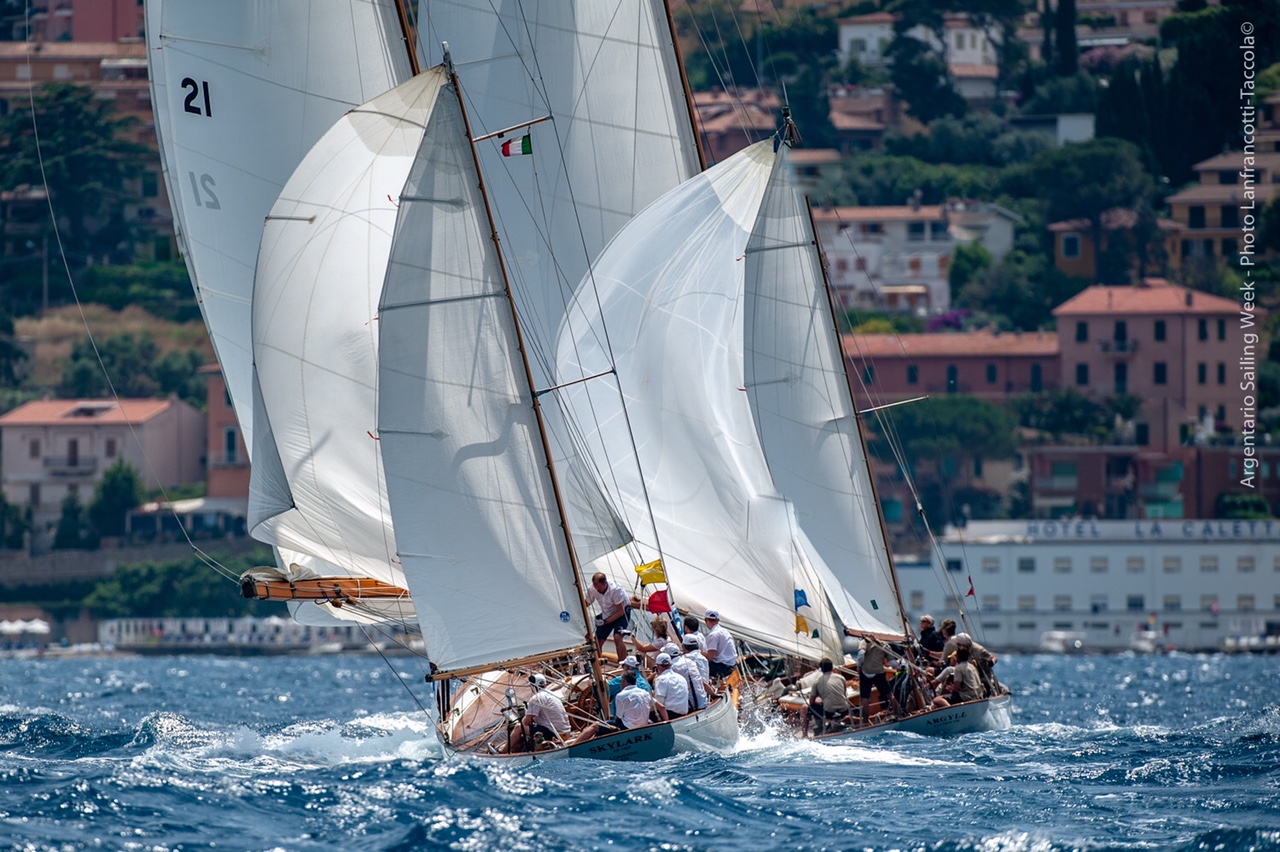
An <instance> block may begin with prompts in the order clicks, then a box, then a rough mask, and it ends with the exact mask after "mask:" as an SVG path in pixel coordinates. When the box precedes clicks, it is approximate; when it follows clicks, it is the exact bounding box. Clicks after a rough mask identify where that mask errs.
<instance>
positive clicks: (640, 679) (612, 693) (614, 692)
mask: <svg viewBox="0 0 1280 852" xmlns="http://www.w3.org/2000/svg"><path fill="white" fill-rule="evenodd" d="M628 670H630V671H633V672H635V673H636V686H638V687H640V688H641V689H643V690H644V691H645V692H653V687H652V686H650V685H649V681H647V680H645V679H644V675H643V674H641V673H640V661H639V660H638V659H636V658H635V657H634V656H630V657H627V658H626V659H625V660H623V661H622V672H621V673H620V674H619V675H618V676H617V677H615V678H614V679H613V680H611V681H609V701H610V703H611V704H612V705H613V715H615V716H617V715H618V704H617V702H616V701H614V700H613V699H615V698H617V697H618V693H619V692H621V691H622V676H623V675H625V674H626V673H627V671H628Z"/></svg>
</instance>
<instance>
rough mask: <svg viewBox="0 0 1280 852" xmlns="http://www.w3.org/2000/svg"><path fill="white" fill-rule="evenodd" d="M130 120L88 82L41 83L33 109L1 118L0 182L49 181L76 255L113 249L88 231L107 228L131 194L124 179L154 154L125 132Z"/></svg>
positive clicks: (10, 184)
mask: <svg viewBox="0 0 1280 852" xmlns="http://www.w3.org/2000/svg"><path fill="white" fill-rule="evenodd" d="M33 113H34V122H33V120H32V116H33ZM134 124H136V120H135V119H132V118H122V117H119V116H117V115H116V114H115V108H114V106H113V104H112V102H111V101H109V100H103V99H101V98H99V97H97V96H96V95H95V94H94V91H93V89H92V88H90V87H89V86H78V85H74V84H71V83H49V84H46V85H45V86H43V87H41V88H40V89H39V90H38V91H37V92H36V94H35V97H34V99H33V101H32V109H31V110H30V111H29V110H26V109H16V110H13V111H12V112H10V113H9V114H8V115H5V116H3V117H0V185H3V186H5V187H13V186H18V185H20V184H30V185H32V186H42V185H46V186H48V189H49V196H50V201H51V203H52V204H53V207H54V209H55V210H56V211H57V213H58V216H59V218H60V219H62V218H65V221H66V228H67V231H66V238H65V240H64V243H65V245H66V247H67V248H68V249H70V250H71V251H72V252H73V253H83V252H87V251H90V250H95V249H96V250H100V251H101V250H110V249H113V248H114V247H115V246H114V245H110V246H98V245H94V244H93V240H92V237H93V236H94V234H95V233H96V232H97V231H107V230H108V228H109V224H110V219H111V216H110V212H111V211H112V209H113V208H115V207H118V205H119V203H120V202H122V201H123V200H125V199H126V198H127V197H128V196H129V193H128V192H127V190H126V181H127V180H128V179H129V178H131V177H134V176H136V175H138V174H139V173H140V172H141V170H142V164H143V163H144V162H145V161H146V160H147V159H149V158H150V157H152V156H154V155H153V154H152V153H151V152H150V151H148V150H147V148H146V147H145V146H143V145H140V144H138V143H136V142H134V141H132V140H131V139H129V138H128V132H129V130H130V128H131V127H132V126H133V125H134ZM37 128H38V132H39V135H38V137H37Z"/></svg>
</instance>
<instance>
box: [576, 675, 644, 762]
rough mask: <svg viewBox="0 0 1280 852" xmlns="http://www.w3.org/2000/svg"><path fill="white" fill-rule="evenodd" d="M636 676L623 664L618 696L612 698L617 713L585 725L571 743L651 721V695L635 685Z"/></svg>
mask: <svg viewBox="0 0 1280 852" xmlns="http://www.w3.org/2000/svg"><path fill="white" fill-rule="evenodd" d="M638 676H639V672H637V671H636V670H635V669H633V668H629V667H627V666H623V669H622V689H621V690H619V692H618V697H617V698H616V699H615V700H614V703H615V704H617V707H618V711H617V713H616V714H615V715H614V717H613V718H612V719H608V720H604V721H600V722H593V723H591V724H590V725H587V726H586V727H585V728H583V729H582V732H581V733H580V734H578V736H577V737H576V738H575V739H574V741H573V743H572V745H577V744H578V743H581V742H586V741H587V740H589V739H591V738H592V737H596V736H599V735H601V734H607V733H612V732H614V731H629V730H631V729H632V728H642V727H644V726H645V725H647V724H649V723H650V722H651V721H653V719H652V715H653V712H654V710H655V707H654V701H653V696H652V695H650V694H649V693H648V692H645V691H644V690H643V689H641V688H640V687H639V686H637V684H636V679H637V677H638Z"/></svg>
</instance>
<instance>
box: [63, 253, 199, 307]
mask: <svg viewBox="0 0 1280 852" xmlns="http://www.w3.org/2000/svg"><path fill="white" fill-rule="evenodd" d="M79 287H80V296H81V298H82V299H83V300H84V301H86V302H97V303H98V304H101V305H106V306H107V307H109V308H112V309H113V310H117V311H122V310H124V309H125V308H127V307H129V306H130V305H136V306H138V307H141V308H145V309H146V311H147V312H148V313H150V314H154V315H155V316H158V317H161V318H163V319H167V320H171V321H173V322H189V321H192V320H198V319H200V306H199V305H198V304H197V303H196V300H195V299H193V298H192V297H191V278H190V276H189V275H188V274H187V266H186V264H185V263H183V262H182V261H165V262H151V263H139V264H132V265H123V266H102V265H99V266H91V267H89V268H88V269H86V270H85V271H84V274H83V275H82V276H81V277H80V282H79Z"/></svg>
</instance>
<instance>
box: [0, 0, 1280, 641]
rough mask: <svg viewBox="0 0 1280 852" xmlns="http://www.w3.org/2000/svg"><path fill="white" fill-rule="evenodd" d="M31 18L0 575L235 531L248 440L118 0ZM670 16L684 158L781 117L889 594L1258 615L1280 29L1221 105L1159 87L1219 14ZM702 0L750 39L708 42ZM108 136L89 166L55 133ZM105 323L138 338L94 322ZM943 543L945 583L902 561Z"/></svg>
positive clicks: (1022, 612)
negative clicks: (204, 328)
mask: <svg viewBox="0 0 1280 852" xmlns="http://www.w3.org/2000/svg"><path fill="white" fill-rule="evenodd" d="M29 5H30V6H31V7H32V8H33V10H34V11H33V13H31V14H22V13H21V10H20V9H19V10H18V11H17V12H15V11H14V6H13V4H6V5H4V6H3V12H4V14H2V15H0V150H3V157H2V158H0V161H3V162H4V163H5V165H3V166H0V181H2V182H0V495H2V499H0V586H4V587H7V588H9V589H18V588H21V589H22V590H23V591H24V593H29V592H31V590H32V589H33V588H36V587H40V586H46V587H52V586H57V585H60V584H62V585H65V584H67V583H74V582H79V581H85V580H93V581H97V580H102V579H106V578H109V577H110V576H111V575H112V573H113V571H114V570H115V567H116V566H117V565H120V564H123V563H124V562H127V561H131V560H133V559H134V558H135V557H136V558H137V561H146V560H147V559H153V558H157V557H154V556H149V555H148V554H155V553H161V552H163V553H165V554H166V556H165V557H164V558H179V557H180V555H181V554H183V553H187V552H189V551H190V549H191V544H190V542H198V543H200V546H201V547H204V546H206V543H209V542H218V543H219V546H225V547H228V548H230V549H231V550H232V551H233V552H237V553H244V552H246V551H248V550H249V549H251V548H252V547H253V542H252V541H251V539H250V536H249V529H248V526H249V491H250V466H249V456H250V453H249V449H250V448H249V447H248V446H246V442H245V439H244V435H243V433H242V431H241V428H240V425H239V423H238V421H237V417H236V412H235V409H234V408H233V401H232V397H231V395H230V393H229V392H228V389H227V383H226V382H225V381H224V377H223V375H222V370H221V369H220V367H219V365H218V363H217V361H216V359H215V358H214V355H213V350H212V347H211V346H210V344H209V341H208V339H207V337H205V336H203V335H198V337H197V339H193V338H192V335H191V333H190V328H191V327H192V326H195V327H199V306H198V304H197V300H196V298H195V296H194V295H193V292H192V289H191V285H190V281H189V279H188V277H187V272H186V267H185V266H184V263H183V257H182V242H181V237H182V235H181V234H179V233H178V232H177V229H176V228H175V222H174V219H173V216H172V213H171V211H170V203H169V197H168V190H167V188H166V182H173V181H187V180H190V181H191V182H193V184H194V183H196V182H198V181H200V180H202V179H204V178H207V177H208V176H207V175H206V176H204V178H202V177H201V176H198V175H196V174H195V173H194V172H193V173H191V174H190V175H175V174H167V175H166V174H164V173H163V169H162V167H161V161H160V158H159V156H158V154H157V151H158V140H157V131H156V119H155V117H154V115H153V112H152V104H151V90H150V87H149V82H148V63H147V48H146V43H145V41H144V39H143V9H142V5H141V4H140V3H138V2H135V0H32V2H31V3H30V4H29ZM992 5H994V6H995V7H999V11H998V12H992V11H991V7H992ZM672 6H673V18H674V20H675V22H676V31H677V33H678V35H679V40H680V44H681V48H682V50H683V52H684V55H685V62H686V65H687V75H688V82H689V86H690V88H691V92H692V98H691V103H692V106H693V109H694V110H695V111H696V123H697V127H698V131H699V134H700V137H701V138H700V142H701V146H702V149H703V154H704V156H705V159H706V162H707V164H708V165H711V164H714V163H716V162H720V161H722V160H724V159H725V158H727V157H729V156H731V155H732V154H734V153H736V152H738V151H740V150H742V149H743V148H745V147H746V146H748V145H749V144H751V143H753V142H757V141H760V140H762V139H767V138H769V137H770V136H772V135H773V134H774V133H775V131H776V130H777V128H778V126H779V121H780V116H781V115H782V113H783V110H784V109H786V110H789V111H791V112H792V113H793V114H794V116H795V118H796V122H797V125H798V127H799V130H800V133H801V135H802V137H803V138H804V140H805V143H804V144H803V145H801V146H800V147H798V148H797V149H796V150H795V151H794V152H793V154H792V156H791V157H790V160H789V164H790V168H791V169H793V171H794V174H795V176H796V178H797V180H798V181H800V182H801V183H802V184H803V185H804V186H805V188H806V190H807V191H808V194H809V198H810V204H811V205H812V211H811V215H812V221H813V226H814V230H815V232H816V234H817V236H818V241H819V243H820V245H821V249H822V253H823V256H824V262H825V266H826V271H827V275H828V278H829V282H830V286H831V289H832V293H833V295H834V298H835V300H836V302H837V304H838V306H839V308H840V310H841V311H842V312H843V314H844V318H845V319H846V320H847V324H846V327H845V328H844V329H843V330H842V331H843V333H842V344H843V354H844V357H845V359H846V361H847V365H848V367H847V368H848V374H849V379H850V382H851V384H852V385H853V388H854V397H855V400H856V402H857V405H858V408H859V410H860V411H864V412H867V421H866V422H867V424H868V428H869V431H870V435H869V444H870V447H871V450H872V452H873V454H874V455H875V462H874V469H875V480H876V481H875V487H876V493H877V495H878V498H879V501H880V506H881V509H882V511H883V519H884V525H885V528H886V530H887V533H888V535H889V537H890V539H891V541H892V544H893V547H894V549H895V551H896V552H898V553H900V554H901V556H900V560H899V566H900V567H902V568H904V570H903V572H902V574H903V581H904V586H903V596H904V598H905V599H906V600H905V603H906V605H907V607H908V608H909V609H910V610H912V611H913V612H924V611H934V612H939V611H943V610H946V609H948V608H952V607H955V606H958V605H962V604H965V603H966V601H965V600H964V599H965V598H968V597H970V596H972V598H971V600H972V604H971V605H973V606H975V607H976V608H977V609H978V611H979V612H980V620H981V621H982V623H983V624H984V628H985V629H986V630H987V631H988V633H989V635H990V636H991V637H992V640H991V641H992V644H993V645H994V646H999V647H1002V648H1034V647H1036V646H1037V643H1038V642H1039V640H1040V637H1041V636H1042V634H1044V633H1046V632H1048V631H1059V632H1069V633H1073V634H1075V633H1078V634H1081V635H1083V636H1084V637H1086V638H1085V641H1086V642H1087V644H1088V646H1089V647H1091V648H1099V649H1107V650H1122V649H1125V648H1130V647H1132V644H1131V643H1132V641H1133V637H1134V636H1135V635H1136V634H1140V633H1147V632H1149V633H1152V634H1154V635H1155V636H1156V639H1155V642H1156V644H1159V645H1171V646H1177V647H1188V648H1199V649H1212V648H1217V647H1220V646H1221V645H1222V643H1223V641H1224V639H1225V638H1227V637H1228V636H1231V637H1256V636H1267V635H1280V593H1277V592H1276V591H1275V588H1276V583H1275V578H1277V577H1280V520H1276V521H1275V524H1276V526H1275V527H1274V529H1273V527H1272V519H1275V518H1277V514H1278V513H1280V441H1275V440H1274V436H1276V435H1278V434H1280V346H1278V345H1277V344H1276V343H1273V339H1274V335H1273V334H1272V330H1273V329H1274V328H1275V309H1276V306H1277V304H1280V298H1278V297H1280V290H1278V289H1277V284H1280V200H1277V196H1278V195H1280V20H1277V18H1278V17H1280V16H1278V15H1274V14H1273V15H1272V17H1271V19H1269V20H1268V21H1267V22H1266V25H1267V26H1270V27H1272V28H1273V29H1272V30H1271V31H1270V33H1271V36H1273V38H1272V40H1271V41H1270V43H1269V44H1268V43H1267V42H1266V37H1265V36H1264V35H1261V34H1260V35H1259V36H1258V40H1257V42H1256V46H1255V44H1253V43H1251V44H1249V45H1245V46H1243V47H1244V48H1247V49H1248V50H1249V51H1251V52H1252V51H1255V50H1256V52H1257V55H1258V63H1257V67H1258V72H1257V74H1256V80H1255V79H1254V77H1253V76H1250V77H1249V79H1248V84H1249V85H1248V89H1249V97H1247V98H1245V99H1244V108H1245V109H1247V112H1246V113H1244V114H1243V119H1241V117H1240V116H1241V113H1240V110H1239V108H1236V109H1235V111H1234V112H1233V111H1232V109H1231V107H1232V106H1234V104H1231V105H1227V109H1226V112H1225V113H1224V112H1222V104H1220V103H1216V102H1214V101H1213V98H1208V100H1209V101H1210V102H1214V103H1215V106H1214V107H1213V108H1212V109H1209V108H1206V109H1208V110H1209V111H1207V112H1204V113H1202V114H1199V115H1191V116H1188V115H1186V114H1185V113H1188V112H1192V111H1193V110H1191V109H1190V108H1188V109H1184V110H1174V109H1172V108H1171V107H1170V106H1169V103H1170V101H1169V97H1168V95H1167V94H1166V93H1164V92H1163V89H1162V86H1167V87H1174V86H1180V85H1184V86H1190V85H1191V84H1190V83H1187V82H1186V81H1187V80H1190V79H1195V80H1197V81H1203V79H1204V78H1205V77H1206V76H1212V75H1206V67H1207V66H1205V65H1199V66H1198V65H1196V63H1198V62H1199V63H1208V62H1209V61H1210V60H1209V58H1207V57H1206V56H1205V55H1204V53H1205V52H1204V51H1201V50H1198V47H1200V46H1201V44H1202V43H1201V42H1198V41H1197V39H1200V38H1205V39H1207V38H1209V37H1210V36H1209V33H1210V30H1211V29H1212V28H1211V27H1210V26H1209V25H1208V23H1206V22H1209V23H1213V26H1221V27H1223V28H1224V30H1225V29H1227V28H1229V23H1224V22H1229V21H1233V20H1234V18H1232V17H1231V16H1232V15H1233V14H1235V11H1234V10H1236V8H1237V7H1235V6H1234V5H1233V4H1230V3H1222V4H1218V3H1204V2H1199V3H1197V2H1192V0H1075V2H1074V3H1067V2H1063V3H1060V4H1058V7H1057V13H1056V15H1050V14H1046V13H1043V12H1042V11H1041V10H1040V8H1039V7H1038V6H1036V5H1034V4H1029V3H1020V2H1017V0H1008V2H1005V3H997V4H985V5H982V6H981V7H979V4H976V3H975V4H966V3H963V2H956V3H949V4H946V11H941V6H939V5H937V4H929V3H925V2H900V3H884V4H879V3H876V2H862V3H846V4H837V3H811V2H810V3H795V2H783V0H772V2H771V0H748V2H712V0H684V2H680V3H673V4H672ZM970 7H972V8H970ZM1068 10H1069V11H1068ZM1068 16H1069V17H1068ZM721 17H722V18H723V19H724V20H725V21H733V22H735V26H737V27H745V28H746V30H747V32H749V33H751V34H752V35H753V38H749V39H745V40H744V44H743V45H742V46H740V47H737V48H733V47H731V46H728V45H726V44H720V43H717V42H716V41H715V38H714V37H713V36H712V35H711V34H712V33H716V32H721V31H722V30H720V29H718V28H717V27H716V26H713V25H714V24H715V23H716V21H718V20H719V19H720V18H721ZM1215 22H1216V23H1215ZM1235 37H1236V38H1239V35H1238V33H1237V34H1236V36H1235ZM1214 61H1219V62H1226V61H1227V60H1217V59H1215V60H1214ZM1232 61H1235V59H1234V58H1232ZM1225 67H1227V68H1228V69H1229V68H1231V67H1232V66H1230V65H1227V66H1225ZM1241 73H1242V72H1241V71H1240V68H1239V66H1238V62H1237V65H1236V66H1235V70H1234V71H1222V72H1221V74H1220V75H1219V76H1220V77H1221V78H1222V79H1221V80H1220V81H1219V82H1220V83H1224V84H1225V86H1226V89H1225V90H1226V91H1230V92H1232V93H1234V92H1235V90H1236V89H1239V88H1240V80H1241ZM1250 73H1252V72H1250ZM1195 85H1201V83H1200V82H1197V83H1196V84H1195ZM193 86H194V83H193ZM195 91H196V95H194V96H193V97H196V98H197V100H198V98H199V97H204V98H206V99H207V98H208V93H207V91H206V92H204V94H203V95H200V94H199V91H198V90H195ZM1206 91H1207V90H1206ZM1206 91H1199V90H1198V91H1197V94H1198V95H1200V96H1201V99H1200V100H1199V101H1194V103H1201V102H1204V101H1205V99H1206V97H1207V96H1206ZM1153 92H1154V94H1153ZM1184 94H1185V93H1184ZM189 100H190V99H189ZM1218 100H1219V101H1220V100H1221V98H1219V99H1218ZM1178 103H1180V104H1182V103H1187V104H1190V103H1193V99H1192V98H1191V97H1190V95H1185V97H1184V98H1183V99H1182V100H1180V101H1178ZM203 108H204V109H208V108H209V107H208V106H207V105H206V106H204V107H203ZM1213 109H1216V110H1218V111H1217V112H1214V111H1212V110H1213ZM33 114H34V115H35V116H36V120H37V127H38V130H39V133H38V138H33V136H32V134H31V133H30V132H29V131H30V129H31V126H32V115H33ZM1224 115H1225V116H1227V118H1226V119H1224V117H1223V116H1224ZM1187 121H1191V122H1194V123H1195V126H1194V128H1193V130H1185V129H1184V122H1187ZM60 122H61V124H60ZM1210 131H1212V132H1210ZM103 133H106V134H107V136H106V138H105V139H102V138H101V136H99V137H98V138H99V143H100V144H97V148H96V150H97V151H98V152H99V155H100V158H101V161H100V162H99V161H98V160H97V159H92V158H82V159H91V162H87V163H77V162H75V158H74V157H72V156H71V155H70V154H66V153H60V152H58V151H57V150H56V149H57V147H58V146H60V145H66V146H75V147H76V149H79V148H80V147H81V146H83V145H84V144H86V143H85V142H84V139H86V138H93V137H94V134H103ZM68 150H70V147H69V148H68ZM36 154H38V155H39V156H40V157H43V158H44V160H43V162H42V163H38V162H37V161H36V157H35V155H36ZM81 169H87V170H88V171H87V172H85V171H80V170H81ZM41 174H44V175H45V178H44V180H43V181H42V180H41V179H40V175H41ZM87 175H92V176H93V179H92V180H91V179H90V177H88V176H87ZM90 183H92V184H94V187H95V188H94V189H93V190H92V191H89V192H86V191H82V190H83V189H84V187H86V186H87V185H89V184H90ZM214 189H215V187H214V186H213V184H212V182H211V181H210V182H209V183H208V184H207V185H206V186H205V190H206V191H207V192H208V199H209V200H210V203H211V204H216V203H217V201H216V194H215V193H214ZM51 210H52V211H53V216H52V217H51V215H50V211H51ZM80 303H93V304H95V305H99V306H101V307H102V309H103V310H104V311H106V313H102V314H98V315H96V316H97V317H98V319H96V320H95V322H96V323H98V326H97V330H96V331H95V332H94V334H93V336H92V337H90V336H88V335H87V334H86V328H85V326H84V325H80V326H79V327H76V326H75V325H74V324H71V325H69V326H68V324H67V323H66V322H65V317H67V316H70V315H72V311H74V306H76V305H78V304H80ZM126 311H132V312H134V313H133V314H130V316H136V314H137V312H139V311H144V312H145V315H146V317H147V320H146V324H145V325H144V326H142V328H144V329H150V330H149V331H145V330H144V331H138V332H129V333H127V334H126V333H124V332H119V331H118V330H117V331H115V332H114V333H113V330H112V323H113V322H115V321H116V318H117V317H122V316H124V314H125V312H126ZM75 315H76V316H78V315H79V314H78V313H77V314H75ZM59 317H60V318H62V320H61V325H60V326H59V324H58V323H59V320H58V318H59ZM77 321H78V320H77ZM121 321H123V320H121ZM184 329H185V330H184ZM104 370H105V371H106V372H107V373H108V374H109V375H108V376H107V378H108V379H109V382H108V381H104V379H103V377H102V376H101V375H100V374H101V372H102V371H104ZM891 438H893V439H896V440H900V441H901V444H902V449H903V452H904V456H905V457H898V456H896V455H894V454H893V453H892V452H891V447H890V443H891V441H890V439H891ZM1242 524H1243V526H1242ZM1081 525H1083V526H1081ZM1072 530H1080V531H1081V532H1080V533H1079V534H1076V533H1072V532H1071V531H1072ZM1050 531H1052V532H1050ZM930 532H934V533H938V534H940V535H941V536H942V541H943V547H942V549H941V550H940V551H938V552H936V553H935V552H933V551H931V549H930V546H929V545H928V543H927V540H926V537H927V535H928V534H929V533H930ZM1068 538H1069V539H1070V540H1071V544H1070V546H1064V544H1065V540H1066V539H1068ZM1153 538H1156V539H1159V542H1160V546H1159V547H1154V546H1153V544H1152V541H1153ZM1170 542H1176V543H1177V544H1178V545H1179V547H1174V546H1173V545H1172V544H1170ZM933 560H942V564H944V565H946V567H947V568H948V569H949V570H950V571H951V572H952V573H954V575H955V578H956V584H957V585H956V586H955V587H954V588H952V589H949V590H942V591H939V590H938V589H937V588H936V587H935V586H933V585H930V584H928V583H927V582H925V581H924V580H920V581H919V582H917V581H915V580H914V579H913V577H914V572H913V571H911V570H909V569H910V568H911V566H913V565H917V564H925V563H929V562H930V561H933ZM922 573H923V572H922ZM1082 579H1084V580H1085V583H1083V584H1082V583H1081V582H1080V581H1081V580H1082ZM975 584H976V586H977V589H976V591H975V590H974V586H975ZM1082 586H1087V588H1081V587H1082ZM1264 589H1266V590H1269V591H1264ZM229 594H233V592H229ZM42 599H43V598H42V596H41V594H39V593H37V594H31V595H30V601H29V602H25V603H24V602H23V601H22V600H20V601H19V602H18V603H19V604H21V605H22V606H23V607H24V608H23V609H21V611H20V612H19V610H17V609H15V610H14V611H13V613H12V614H5V615H4V617H6V618H25V619H34V618H37V617H41V616H42V615H43V616H48V612H47V611H45V610H42V609H41V608H40V601H41V600H42ZM59 599H60V600H61V598H59ZM15 605H17V604H15ZM0 614H3V607H0ZM140 615H146V614H145V613H140ZM76 617H77V618H80V615H79V614H77V616H76ZM93 622H94V619H92V618H90V617H88V616H87V615H86V616H84V617H83V619H82V621H81V626H80V627H79V628H76V630H77V631H78V632H75V631H72V632H70V633H67V634H65V635H69V636H71V641H94V640H96V638H97V636H96V634H95V630H96V628H94V627H91V626H90V625H91V624H92V623H93ZM135 628H136V625H134V627H131V628H130V629H135ZM117 629H118V628H117ZM255 629H256V628H255Z"/></svg>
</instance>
